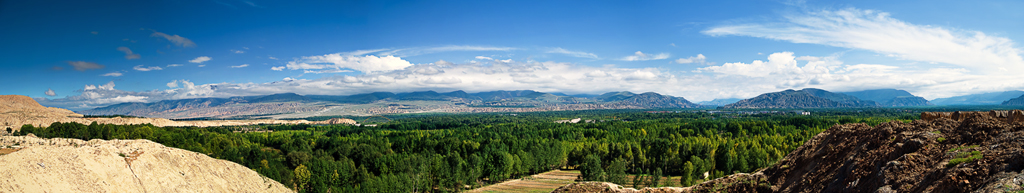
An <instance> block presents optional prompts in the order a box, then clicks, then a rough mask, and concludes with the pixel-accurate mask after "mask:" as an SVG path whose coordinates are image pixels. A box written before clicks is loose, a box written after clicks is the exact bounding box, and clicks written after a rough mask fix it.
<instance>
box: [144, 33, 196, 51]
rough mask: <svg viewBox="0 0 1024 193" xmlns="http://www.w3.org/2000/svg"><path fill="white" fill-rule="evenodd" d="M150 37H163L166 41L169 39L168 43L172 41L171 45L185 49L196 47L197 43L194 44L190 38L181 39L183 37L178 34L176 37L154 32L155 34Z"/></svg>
mask: <svg viewBox="0 0 1024 193" xmlns="http://www.w3.org/2000/svg"><path fill="white" fill-rule="evenodd" d="M150 36H152V37H162V38H164V39H167V41H171V43H174V45H177V46H181V47H183V48H189V47H196V43H195V42H192V40H190V39H188V38H185V37H181V36H179V35H177V34H175V35H167V34H165V33H163V32H158V31H156V30H153V34H152V35H150Z"/></svg>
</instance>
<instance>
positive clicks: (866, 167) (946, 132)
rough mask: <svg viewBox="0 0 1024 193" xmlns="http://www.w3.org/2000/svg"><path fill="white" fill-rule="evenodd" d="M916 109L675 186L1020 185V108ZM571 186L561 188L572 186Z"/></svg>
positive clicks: (1023, 165)
mask: <svg viewBox="0 0 1024 193" xmlns="http://www.w3.org/2000/svg"><path fill="white" fill-rule="evenodd" d="M921 117H922V118H923V119H922V120H916V121H914V122H912V123H903V122H898V121H893V122H888V123H883V124H880V125H878V126H875V127H871V126H868V125H865V124H845V125H836V126H833V127H832V128H830V129H828V130H826V131H824V132H822V133H820V134H818V135H817V136H815V137H814V138H812V139H810V140H808V141H807V142H806V143H804V145H802V146H800V147H799V148H797V149H796V150H794V151H793V152H790V153H789V154H788V155H786V157H784V158H783V159H782V160H780V161H778V162H777V163H776V164H775V165H773V166H771V167H768V168H765V169H762V170H760V171H758V172H755V173H752V174H734V175H730V176H727V177H724V178H719V179H715V180H711V181H708V182H704V183H701V184H698V185H695V186H692V187H687V188H683V189H676V190H677V191H676V192H718V191H727V192H1017V191H1021V190H1024V188H1022V185H1024V173H1022V172H1024V171H1022V170H1024V149H1022V147H1024V111H1020V110H1014V111H991V112H952V113H922V116H921ZM576 186H578V184H577V185H576ZM575 190H579V189H575ZM575 190H574V189H569V190H566V192H579V191H575ZM606 192H629V191H606Z"/></svg>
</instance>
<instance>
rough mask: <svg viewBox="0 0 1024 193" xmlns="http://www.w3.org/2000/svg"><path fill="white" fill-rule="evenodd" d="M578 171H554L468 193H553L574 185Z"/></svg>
mask: <svg viewBox="0 0 1024 193" xmlns="http://www.w3.org/2000/svg"><path fill="white" fill-rule="evenodd" d="M579 175H580V173H579V172H578V171H566V170H552V171H549V172H544V173H540V174H536V175H532V176H529V177H523V178H520V179H514V180H509V181H505V182H501V183H497V184H492V185H488V186H484V187H480V188H477V189H473V190H469V191H467V192H551V191H552V190H555V188H558V187H559V186H562V185H565V184H570V183H573V181H574V180H576V178H577V176H579Z"/></svg>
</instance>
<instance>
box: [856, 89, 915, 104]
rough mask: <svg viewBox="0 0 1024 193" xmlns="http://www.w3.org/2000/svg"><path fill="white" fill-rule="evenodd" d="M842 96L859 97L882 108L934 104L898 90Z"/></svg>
mask: <svg viewBox="0 0 1024 193" xmlns="http://www.w3.org/2000/svg"><path fill="white" fill-rule="evenodd" d="M842 94H846V95H850V96H854V97H857V98H859V99H862V100H869V101H875V102H878V103H879V105H881V106H886V107H903V106H930V105H933V104H932V103H930V102H928V100H926V99H924V98H921V97H919V96H914V95H913V94H910V92H907V91H905V90H896V89H877V90H865V91H857V92H844V93H842Z"/></svg>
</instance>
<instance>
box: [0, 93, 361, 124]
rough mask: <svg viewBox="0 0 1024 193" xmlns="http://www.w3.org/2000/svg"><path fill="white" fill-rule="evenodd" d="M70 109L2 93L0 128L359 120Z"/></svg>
mask: <svg viewBox="0 0 1024 193" xmlns="http://www.w3.org/2000/svg"><path fill="white" fill-rule="evenodd" d="M82 117H83V116H82V115H81V114H76V113H74V112H72V111H70V110H67V109H61V108H53V107H44V106H42V105H39V103H38V102H36V101H35V100H32V98H29V97H27V96H21V95H0V124H2V125H0V130H4V129H6V128H12V129H13V130H15V131H17V130H19V129H21V126H22V125H25V124H31V125H34V126H36V127H46V126H49V125H50V124H51V123H53V122H77V123H81V124H90V123H92V122H93V121H95V122H97V123H99V124H116V125H128V124H147V123H149V124H153V125H154V126H158V127H164V126H178V127H183V126H195V127H213V126H226V125H258V124H356V122H355V121H353V120H352V119H338V118H335V119H331V120H328V121H306V120H274V119H259V120H215V121H172V120H169V119H163V118H121V117H115V118H82Z"/></svg>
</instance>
